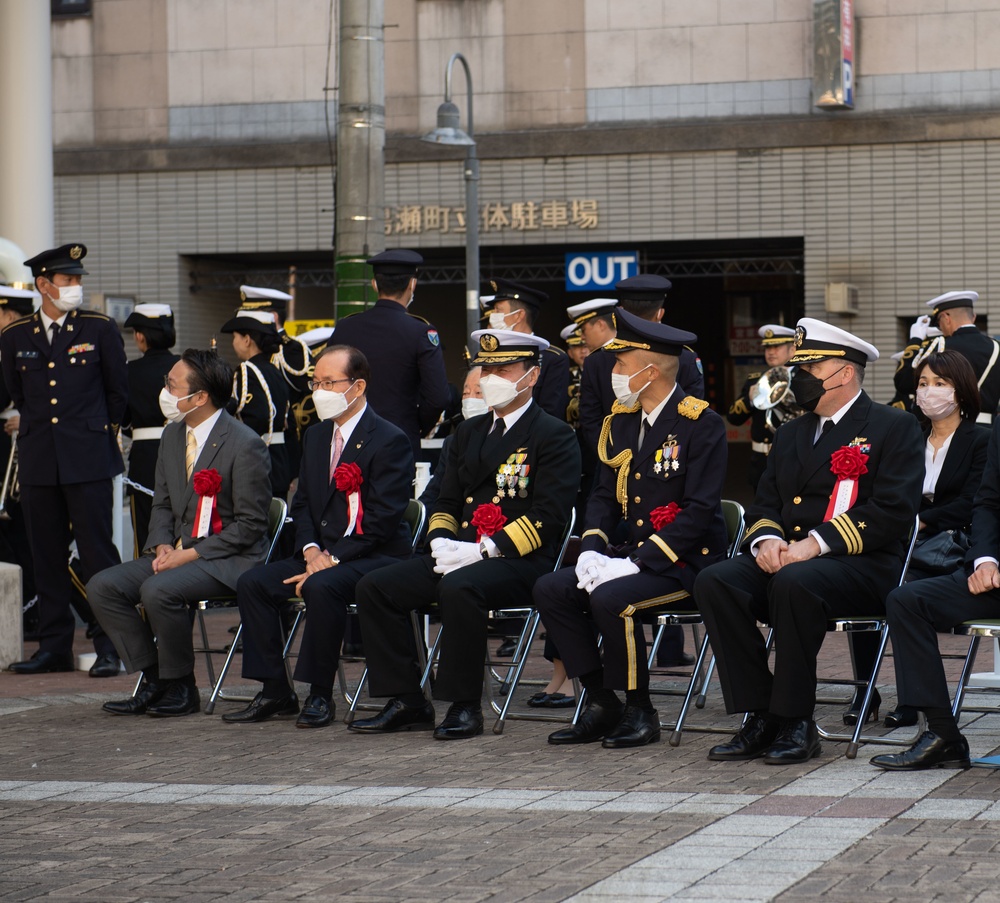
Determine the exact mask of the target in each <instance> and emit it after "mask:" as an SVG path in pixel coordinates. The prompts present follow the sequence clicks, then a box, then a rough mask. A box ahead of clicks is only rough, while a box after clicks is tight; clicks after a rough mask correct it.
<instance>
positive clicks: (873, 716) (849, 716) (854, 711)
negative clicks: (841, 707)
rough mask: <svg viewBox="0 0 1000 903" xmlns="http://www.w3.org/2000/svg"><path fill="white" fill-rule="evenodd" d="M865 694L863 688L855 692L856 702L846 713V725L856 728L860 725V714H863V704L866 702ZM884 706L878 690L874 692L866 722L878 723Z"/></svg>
mask: <svg viewBox="0 0 1000 903" xmlns="http://www.w3.org/2000/svg"><path fill="white" fill-rule="evenodd" d="M864 699H865V694H864V690H862V688H861V687H858V689H857V690H855V691H854V702H852V703H851V707H850V708H849V709H848V710H847V711H846V712H844V724H846V725H848V727H854V726H855V725H856V724H857V723H858V714H859V713H860V712H861V703H862V702H864ZM881 705H882V697H881V696H880V695H879V692H878V690H874V691H872V698H871V702H870V703H869V704H868V714H867V716H866V717H865V721H869V720H871V721H878V710H879V707H880V706H881Z"/></svg>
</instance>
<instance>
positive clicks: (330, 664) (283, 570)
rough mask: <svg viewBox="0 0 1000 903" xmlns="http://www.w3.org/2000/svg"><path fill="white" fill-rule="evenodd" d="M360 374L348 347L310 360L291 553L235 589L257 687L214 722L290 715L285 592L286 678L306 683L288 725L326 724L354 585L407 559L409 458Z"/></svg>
mask: <svg viewBox="0 0 1000 903" xmlns="http://www.w3.org/2000/svg"><path fill="white" fill-rule="evenodd" d="M369 377H370V373H369V369H368V361H367V360H366V359H365V356H364V355H363V354H362V353H361V352H360V351H358V350H357V349H356V348H350V347H348V346H346V345H333V346H331V347H329V348H327V349H326V350H325V351H323V352H322V354H320V356H319V357H318V358H317V360H316V370H315V374H314V376H313V380H312V389H313V396H314V400H315V403H316V410H317V412H319V414H320V417H321V418H322V421H321V423H320V424H319V425H318V426H317V427H316V428H315V429H312V430H309V432H308V433H306V436H305V446H304V449H303V455H302V468H301V471H300V474H299V486H298V489H297V490H296V492H295V498H294V499H293V500H292V517H293V519H294V522H295V556H294V557H293V558H289V559H286V560H284V561H276V562H273V563H271V564H265V565H262V566H261V567H257V568H254V569H253V570H251V571H248V572H247V573H245V574H244V575H243V576H242V577H240V581H239V584H238V585H237V587H236V597H237V600H238V602H239V606H240V618H241V619H242V621H243V676H244V677H247V678H250V679H251V680H259V681H262V682H263V684H264V686H263V688H262V690H261V692H260V693H258V694H257V696H256V697H255V698H254V700H253V701H252V702H251V703H250V705H249V706H247V707H246V709H244V710H243V711H241V712H233V713H231V714H227V715H223V716H222V720H223V721H228V722H231V723H244V724H245V723H250V722H257V721H263V720H265V719H267V718H270V717H271V716H272V715H294V714H296V713H297V712H298V711H299V704H298V699H297V697H296V695H295V690H294V689H293V687H292V686H291V685H290V684H289V682H288V675H287V673H286V671H285V663H284V661H283V660H282V655H281V653H282V650H283V647H284V637H283V634H282V630H281V625H280V622H279V616H280V613H281V611H282V610H283V609H284V608H286V607H287V604H288V599H289V597H290V596H291V595H292V594H293V593H294V594H295V595H297V596H300V597H301V598H302V599H304V600H305V603H306V620H305V628H304V631H303V634H302V645H301V648H300V650H299V656H298V660H297V662H296V665H295V675H294V677H295V680H298V681H302V682H303V683H307V684H309V685H310V688H309V696H308V698H307V699H306V702H305V706H304V707H303V709H302V714H301V715H299V719H298V722H297V726H298V727H304V728H311V727H325V726H326V725H328V724H330V723H331V722H332V721H333V719H334V715H335V713H336V708H335V706H334V704H333V682H334V677H335V675H336V673H337V662H338V659H339V656H340V647H341V644H342V643H343V640H344V627H345V622H346V619H347V606H348V604H349V603H352V602H353V601H354V587H355V586H356V585H357V582H358V580H360V579H361V577H363V576H364V575H365V574H367V573H368V572H369V571H372V570H374V569H375V568H379V567H384V566H385V565H387V564H393V563H395V562H396V561H398V560H399V559H402V558H408V557H409V555H410V535H409V531H408V530H407V527H406V522H405V521H404V520H403V515H404V513H405V511H406V506H407V503H408V501H409V498H410V491H411V474H412V472H413V454H412V451H411V449H410V443H409V440H408V439H407V438H406V436H405V435H404V433H403V431H402V430H400V429H399V428H398V427H395V426H393V425H392V424H391V423H389V422H388V421H387V420H383V419H382V418H381V417H379V416H378V414H376V413H375V412H374V411H373V410H372V408H371V407H370V406H369V405H368V403H367V402H366V400H365V387H366V386H367V385H368V380H369ZM352 474H353V477H354V480H353V481H352V480H351V479H350V478H351V476H352Z"/></svg>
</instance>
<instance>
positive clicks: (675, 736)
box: [670, 634, 708, 746]
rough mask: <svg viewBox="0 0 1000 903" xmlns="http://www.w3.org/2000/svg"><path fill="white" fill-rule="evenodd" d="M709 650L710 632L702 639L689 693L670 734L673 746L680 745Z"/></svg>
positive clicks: (689, 684) (689, 685) (688, 689)
mask: <svg viewBox="0 0 1000 903" xmlns="http://www.w3.org/2000/svg"><path fill="white" fill-rule="evenodd" d="M707 652H708V634H706V635H705V638H704V639H703V640H702V641H701V646H700V647H699V649H698V660H697V661H696V662H695V665H694V673H693V674H692V675H691V681H690V682H689V683H688V688H687V693H686V694H685V696H684V702H683V703H681V710H680V712H678V713H677V723H676V724H675V725H674V729H673V732H672V733H671V734H670V745H671V746H680V743H681V733H682V732H683V730H684V721H685V719H686V718H687V714H688V709H689V708H690V707H691V697H692V696H693V695H694V689H695V686H696V685H697V683H698V675H699V674H700V673H701V666H702V664H703V663H704V661H705V654H706V653H707ZM706 683H707V680H706Z"/></svg>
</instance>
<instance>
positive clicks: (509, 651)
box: [497, 637, 517, 658]
mask: <svg viewBox="0 0 1000 903" xmlns="http://www.w3.org/2000/svg"><path fill="white" fill-rule="evenodd" d="M516 651H517V641H516V640H512V639H511V638H510V637H507V639H505V640H504V641H503V642H502V643H501V644H500V645H499V646H497V658H513V657H514V653H515V652H516Z"/></svg>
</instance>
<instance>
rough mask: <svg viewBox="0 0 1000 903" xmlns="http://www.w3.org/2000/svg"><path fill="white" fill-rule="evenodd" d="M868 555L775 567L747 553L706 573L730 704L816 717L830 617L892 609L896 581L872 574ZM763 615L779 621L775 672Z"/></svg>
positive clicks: (699, 589) (702, 594) (703, 593)
mask: <svg viewBox="0 0 1000 903" xmlns="http://www.w3.org/2000/svg"><path fill="white" fill-rule="evenodd" d="M873 554H874V553H873ZM860 558H861V556H853V557H852V556H840V555H824V556H821V557H819V558H813V559H812V560H810V561H802V562H798V563H797V564H790V565H787V566H785V567H783V568H782V569H781V570H780V571H778V573H777V574H774V575H771V574H766V573H765V572H764V571H762V570H761V569H760V568H759V567H757V561H756V559H755V558H754V557H753V556H752V555H739V556H738V557H736V558H733V559H730V560H727V561H720V562H718V563H717V564H713V565H711V566H710V567H708V568H706V569H705V570H704V571H702V572H701V574H699V575H698V578H697V580H696V581H695V585H694V597H695V600H696V601H697V604H698V609H699V610H700V611H701V613H702V617H703V618H704V619H705V629H706V630H707V631H708V636H709V638H710V640H711V643H712V650H713V652H714V653H715V657H716V662H717V663H718V665H719V680H720V682H721V684H722V693H723V697H724V698H725V701H726V710H727V711H728V712H730V713H734V712H747V711H769V712H771V713H772V714H773V715H776V716H778V717H782V718H811V717H812V713H813V709H814V708H815V707H816V658H817V656H818V655H819V650H820V648H821V647H822V645H823V640H824V639H825V638H826V627H827V622H828V621H829V620H830V619H831V618H837V617H850V616H852V615H856V616H861V615H872V614H880V613H881V612H883V611H884V599H885V595H886V593H887V592H888V590H889V586H890V585H885V581H884V579H881V580H880V579H877V578H874V577H872V576H871V570H872V569H870V568H866V567H864V566H863V563H862V562H861V561H860ZM878 571H879V573H884V572H889V571H890V569H888V568H879V569H878ZM758 621H764V622H767V623H768V624H770V625H771V626H772V627H773V628H774V647H775V651H774V674H773V675H772V673H771V671H770V669H769V668H768V661H767V652H766V650H765V648H764V637H763V635H762V634H761V632H760V629H759V628H758V627H757V622H758Z"/></svg>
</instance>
